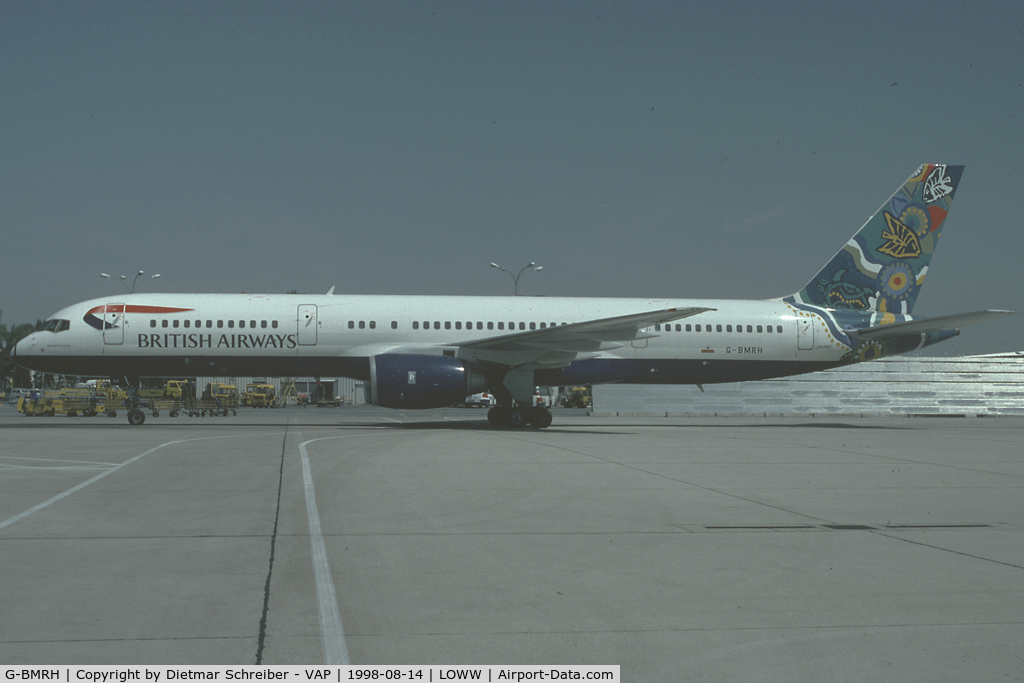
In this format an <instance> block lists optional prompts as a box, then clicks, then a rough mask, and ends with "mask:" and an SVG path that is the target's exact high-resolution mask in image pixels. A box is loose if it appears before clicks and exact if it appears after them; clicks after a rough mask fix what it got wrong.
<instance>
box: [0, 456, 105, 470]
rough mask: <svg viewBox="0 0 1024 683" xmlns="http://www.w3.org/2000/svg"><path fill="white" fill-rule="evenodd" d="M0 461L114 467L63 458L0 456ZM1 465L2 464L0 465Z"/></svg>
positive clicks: (102, 463)
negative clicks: (68, 463) (67, 463)
mask: <svg viewBox="0 0 1024 683" xmlns="http://www.w3.org/2000/svg"><path fill="white" fill-rule="evenodd" d="M0 460H30V461H32V462H70V463H74V464H75V465H102V466H103V467H115V466H116V465H117V463H116V462H96V461H94V460H65V459H63V458H26V457H24V456H18V455H0ZM0 464H2V463H0Z"/></svg>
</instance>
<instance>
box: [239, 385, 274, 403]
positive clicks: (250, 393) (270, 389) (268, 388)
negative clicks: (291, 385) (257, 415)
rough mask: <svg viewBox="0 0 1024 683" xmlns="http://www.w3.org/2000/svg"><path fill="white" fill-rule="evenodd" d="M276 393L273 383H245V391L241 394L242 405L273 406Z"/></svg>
mask: <svg viewBox="0 0 1024 683" xmlns="http://www.w3.org/2000/svg"><path fill="white" fill-rule="evenodd" d="M276 393H277V392H276V391H275V389H274V385H273V384H267V383H265V382H253V383H251V384H247V385H245V393H244V394H242V399H241V401H242V405H243V406H249V407H251V408H273V407H274V405H275V403H274V401H275V399H276Z"/></svg>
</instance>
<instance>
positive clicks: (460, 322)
mask: <svg viewBox="0 0 1024 683" xmlns="http://www.w3.org/2000/svg"><path fill="white" fill-rule="evenodd" d="M455 329H457V330H461V329H462V321H461V320H456V321H455Z"/></svg>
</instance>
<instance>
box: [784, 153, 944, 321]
mask: <svg viewBox="0 0 1024 683" xmlns="http://www.w3.org/2000/svg"><path fill="white" fill-rule="evenodd" d="M963 171H964V167H963V166H948V165H946V164H926V165H924V166H922V167H921V168H919V169H917V171H916V172H915V173H914V175H912V176H911V177H910V178H909V179H908V180H907V182H905V183H903V185H901V186H900V188H899V189H898V190H896V192H895V194H893V196H892V197H890V198H889V200H888V201H887V202H886V203H885V204H883V205H882V206H881V207H880V208H879V209H878V211H877V212H875V215H874V216H872V217H871V218H870V219H868V222H867V223H865V224H864V226H863V227H862V228H861V229H860V230H859V231H858V232H857V234H856V235H854V236H853V237H852V238H851V239H850V241H849V242H847V243H846V245H845V246H844V247H843V248H842V249H841V250H840V251H839V253H838V254H836V255H835V256H834V257H832V260H831V261H829V262H828V264H826V265H825V267H824V268H822V269H821V271H820V272H819V273H818V274H817V275H816V276H814V279H812V280H811V281H810V282H808V283H807V285H806V286H804V288H803V289H801V290H800V291H799V292H797V293H796V294H794V295H792V296H791V297H787V298H786V299H785V300H786V301H789V302H790V303H796V304H812V305H815V306H821V307H823V308H831V309H839V310H847V311H860V312H864V313H872V312H878V313H892V314H896V315H901V314H902V315H909V314H910V313H911V312H912V311H913V309H914V303H915V302H916V301H917V294H918V292H920V291H921V285H922V283H923V282H924V278H925V275H927V274H928V264H929V262H930V261H931V259H932V254H933V253H934V252H935V247H936V245H937V244H938V241H939V234H940V229H941V227H942V222H943V221H944V220H945V219H946V215H947V214H948V213H949V209H950V206H951V205H952V203H953V196H954V195H955V194H956V188H957V186H958V185H959V184H960V176H961V175H962V174H963Z"/></svg>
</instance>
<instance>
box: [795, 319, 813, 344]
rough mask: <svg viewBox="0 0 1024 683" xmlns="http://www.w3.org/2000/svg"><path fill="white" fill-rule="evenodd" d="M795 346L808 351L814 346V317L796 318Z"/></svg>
mask: <svg viewBox="0 0 1024 683" xmlns="http://www.w3.org/2000/svg"><path fill="white" fill-rule="evenodd" d="M796 335H797V336H796V348H798V349H801V350H803V351H810V350H811V349H813V348H814V319H813V318H797V319H796Z"/></svg>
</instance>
